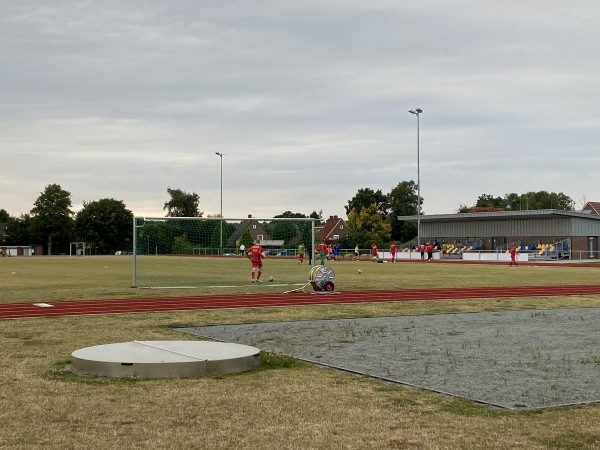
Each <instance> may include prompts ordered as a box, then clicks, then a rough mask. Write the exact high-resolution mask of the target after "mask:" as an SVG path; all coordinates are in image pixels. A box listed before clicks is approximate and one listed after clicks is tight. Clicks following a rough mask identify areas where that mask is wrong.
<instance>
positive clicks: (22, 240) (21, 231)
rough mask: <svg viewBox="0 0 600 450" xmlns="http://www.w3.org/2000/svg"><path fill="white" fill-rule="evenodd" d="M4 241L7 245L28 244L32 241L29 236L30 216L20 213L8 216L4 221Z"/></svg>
mask: <svg viewBox="0 0 600 450" xmlns="http://www.w3.org/2000/svg"><path fill="white" fill-rule="evenodd" d="M5 231H6V241H5V244H7V245H30V244H32V242H33V239H32V237H31V216H30V215H29V214H21V216H20V217H9V218H8V220H7V221H6V230H5Z"/></svg>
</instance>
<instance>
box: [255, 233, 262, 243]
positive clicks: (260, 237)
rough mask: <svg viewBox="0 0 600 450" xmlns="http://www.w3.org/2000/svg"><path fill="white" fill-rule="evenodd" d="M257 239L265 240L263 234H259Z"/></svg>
mask: <svg viewBox="0 0 600 450" xmlns="http://www.w3.org/2000/svg"><path fill="white" fill-rule="evenodd" d="M256 239H258V240H259V241H260V242H262V241H263V240H264V239H263V235H262V234H259V235H257V236H256Z"/></svg>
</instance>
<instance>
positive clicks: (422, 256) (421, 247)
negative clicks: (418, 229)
mask: <svg viewBox="0 0 600 450" xmlns="http://www.w3.org/2000/svg"><path fill="white" fill-rule="evenodd" d="M419 252H420V253H421V260H423V261H425V244H423V243H421V244H419Z"/></svg>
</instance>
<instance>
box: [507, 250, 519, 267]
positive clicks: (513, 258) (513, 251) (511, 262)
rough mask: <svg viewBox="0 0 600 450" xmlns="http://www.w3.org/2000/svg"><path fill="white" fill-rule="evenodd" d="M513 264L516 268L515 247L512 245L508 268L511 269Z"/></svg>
mask: <svg viewBox="0 0 600 450" xmlns="http://www.w3.org/2000/svg"><path fill="white" fill-rule="evenodd" d="M513 264H514V265H515V266H518V264H517V247H515V246H514V245H513V246H512V248H511V249H510V266H509V267H512V265H513Z"/></svg>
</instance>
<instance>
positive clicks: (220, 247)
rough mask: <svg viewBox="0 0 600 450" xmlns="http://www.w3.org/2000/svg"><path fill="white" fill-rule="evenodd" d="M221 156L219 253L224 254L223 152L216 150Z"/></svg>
mask: <svg viewBox="0 0 600 450" xmlns="http://www.w3.org/2000/svg"><path fill="white" fill-rule="evenodd" d="M215 155H217V156H218V157H219V158H221V220H220V221H219V223H220V224H221V234H220V236H221V239H220V241H219V254H223V153H221V152H215Z"/></svg>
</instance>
